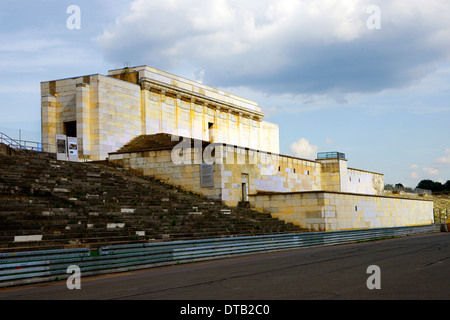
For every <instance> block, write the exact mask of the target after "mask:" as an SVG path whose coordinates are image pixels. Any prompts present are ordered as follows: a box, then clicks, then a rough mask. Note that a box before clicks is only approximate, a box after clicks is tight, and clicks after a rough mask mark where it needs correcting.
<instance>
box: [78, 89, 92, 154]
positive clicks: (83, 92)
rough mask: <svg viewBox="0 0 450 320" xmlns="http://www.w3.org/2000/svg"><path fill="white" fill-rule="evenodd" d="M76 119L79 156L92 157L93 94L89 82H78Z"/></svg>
mask: <svg viewBox="0 0 450 320" xmlns="http://www.w3.org/2000/svg"><path fill="white" fill-rule="evenodd" d="M75 95H76V117H77V118H76V119H77V138H78V149H79V150H78V152H79V153H78V156H79V157H80V158H85V159H90V158H89V156H90V150H91V143H92V141H91V122H92V119H91V95H90V85H89V84H87V83H78V84H77V85H76V94H75Z"/></svg>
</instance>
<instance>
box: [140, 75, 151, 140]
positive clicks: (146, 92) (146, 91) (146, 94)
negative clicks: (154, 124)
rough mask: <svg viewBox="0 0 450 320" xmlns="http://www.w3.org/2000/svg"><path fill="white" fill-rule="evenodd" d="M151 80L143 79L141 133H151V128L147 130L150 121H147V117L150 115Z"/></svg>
mask: <svg viewBox="0 0 450 320" xmlns="http://www.w3.org/2000/svg"><path fill="white" fill-rule="evenodd" d="M149 98H150V82H149V81H148V80H147V79H141V134H149V133H150V130H147V126H148V125H150V122H149V121H147V117H149V116H150V106H149Z"/></svg>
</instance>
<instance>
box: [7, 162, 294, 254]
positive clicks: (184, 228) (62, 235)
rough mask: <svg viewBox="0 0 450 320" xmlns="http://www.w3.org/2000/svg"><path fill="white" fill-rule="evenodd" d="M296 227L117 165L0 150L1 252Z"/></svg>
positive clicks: (192, 237)
mask: <svg viewBox="0 0 450 320" xmlns="http://www.w3.org/2000/svg"><path fill="white" fill-rule="evenodd" d="M299 231H302V230H300V229H299V228H298V227H297V226H294V225H292V224H286V223H284V222H283V221H280V220H278V219H275V218H272V217H271V216H270V215H268V214H261V213H258V212H256V211H254V210H251V209H250V208H237V207H236V208H234V207H233V208H229V207H226V206H224V205H223V204H222V203H221V202H218V201H211V200H209V199H206V198H204V197H201V196H199V195H196V194H192V193H189V192H186V191H184V190H181V189H179V188H176V187H173V186H169V185H167V184H165V183H163V182H160V181H158V180H155V179H152V178H149V177H143V176H138V175H135V174H133V173H131V172H128V171H127V170H124V169H121V168H114V167H111V166H109V165H104V164H98V163H95V164H94V163H73V162H65V161H56V160H54V159H51V158H50V159H49V158H45V157H34V156H29V155H14V156H11V155H2V154H0V251H1V252H7V251H19V250H30V249H43V248H46V249H50V248H62V247H70V246H83V245H89V246H90V247H91V248H96V247H97V246H101V245H113V244H125V243H136V242H142V241H147V242H148V241H165V240H181V239H200V238H210V237H227V236H237V235H254V234H268V233H286V232H299ZM30 235H35V236H36V235H37V236H42V239H41V240H40V241H36V240H35V239H34V241H27V242H22V241H17V240H23V239H20V238H19V239H18V238H16V237H17V236H30ZM15 240H16V241H15Z"/></svg>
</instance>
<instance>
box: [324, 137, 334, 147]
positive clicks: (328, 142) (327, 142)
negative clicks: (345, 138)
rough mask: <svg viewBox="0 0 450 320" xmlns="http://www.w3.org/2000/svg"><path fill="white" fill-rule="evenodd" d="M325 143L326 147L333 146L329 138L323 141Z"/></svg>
mask: <svg viewBox="0 0 450 320" xmlns="http://www.w3.org/2000/svg"><path fill="white" fill-rule="evenodd" d="M325 143H326V144H327V145H329V146H331V145H332V144H333V140H332V139H330V138H326V139H325Z"/></svg>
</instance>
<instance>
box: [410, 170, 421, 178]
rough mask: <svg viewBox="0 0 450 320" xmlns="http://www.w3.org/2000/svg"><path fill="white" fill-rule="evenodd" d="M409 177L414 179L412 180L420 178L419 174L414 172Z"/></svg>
mask: <svg viewBox="0 0 450 320" xmlns="http://www.w3.org/2000/svg"><path fill="white" fill-rule="evenodd" d="M409 177H410V178H412V179H418V178H419V174H418V173H417V172H415V171H413V172H411V173H410V174H409Z"/></svg>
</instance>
